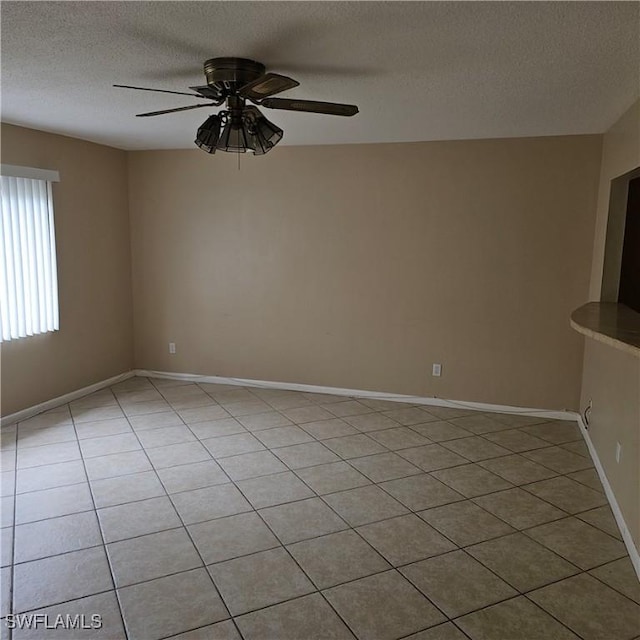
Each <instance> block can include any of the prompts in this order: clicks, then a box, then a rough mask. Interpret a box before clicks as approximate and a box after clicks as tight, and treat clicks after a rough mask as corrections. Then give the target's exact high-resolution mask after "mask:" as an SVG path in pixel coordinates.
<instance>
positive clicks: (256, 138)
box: [195, 107, 283, 156]
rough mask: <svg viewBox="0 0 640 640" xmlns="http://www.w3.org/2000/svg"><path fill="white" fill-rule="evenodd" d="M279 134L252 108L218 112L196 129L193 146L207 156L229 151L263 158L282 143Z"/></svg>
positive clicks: (279, 130) (279, 132) (273, 126)
mask: <svg viewBox="0 0 640 640" xmlns="http://www.w3.org/2000/svg"><path fill="white" fill-rule="evenodd" d="M282 135H283V131H282V129H280V128H279V127H277V126H276V125H275V124H273V122H270V121H269V120H267V118H265V117H264V115H262V113H260V111H259V110H258V109H256V107H244V108H243V109H242V111H241V112H239V113H238V112H237V111H236V110H232V111H221V112H220V113H219V114H217V115H213V116H209V117H208V118H207V119H206V120H205V121H204V122H203V123H202V125H201V126H200V128H199V129H198V133H197V134H196V139H195V143H196V145H197V146H198V147H200V148H201V149H202V150H203V151H206V152H207V153H215V152H216V150H218V151H229V152H231V153H245V152H246V151H247V149H249V150H251V151H253V154H254V155H256V156H261V155H264V154H265V153H268V152H269V151H271V149H273V147H275V146H276V145H277V144H278V142H280V140H282Z"/></svg>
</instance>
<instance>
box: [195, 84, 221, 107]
mask: <svg viewBox="0 0 640 640" xmlns="http://www.w3.org/2000/svg"><path fill="white" fill-rule="evenodd" d="M189 89H193V90H194V91H197V92H198V93H199V94H200V95H201V96H203V97H204V98H207V99H208V100H215V101H217V103H218V104H222V103H223V102H224V96H221V95H220V92H219V91H218V90H217V89H216V88H215V87H210V86H209V85H208V84H204V85H201V86H199V87H189Z"/></svg>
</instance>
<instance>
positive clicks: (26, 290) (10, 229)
mask: <svg viewBox="0 0 640 640" xmlns="http://www.w3.org/2000/svg"><path fill="white" fill-rule="evenodd" d="M5 166H6V165H5ZM5 166H3V167H2V169H3V171H2V173H3V175H2V176H0V187H1V190H2V211H1V213H2V224H1V226H0V270H1V271H2V274H1V276H0V341H7V340H13V339H15V338H23V337H26V336H31V335H34V334H37V333H45V332H47V331H56V330H57V329H58V327H59V320H58V275H57V269H56V243H55V233H54V227H53V199H52V193H51V180H52V179H53V180H55V179H56V177H57V176H56V174H55V172H50V171H49V172H42V174H43V175H42V177H43V178H45V179H36V178H34V177H31V176H33V175H34V173H33V172H32V173H30V174H29V173H28V172H25V173H23V175H27V176H29V177H16V173H18V174H19V173H20V172H18V171H5V170H4V169H5ZM13 169H20V168H19V167H13ZM6 174H9V175H6ZM36 175H37V174H36ZM54 176H55V177H54Z"/></svg>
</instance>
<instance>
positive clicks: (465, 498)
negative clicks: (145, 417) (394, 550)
mask: <svg viewBox="0 0 640 640" xmlns="http://www.w3.org/2000/svg"><path fill="white" fill-rule="evenodd" d="M276 411H277V410H276ZM127 419H128V418H127ZM339 419H341V418H339ZM186 426H187V427H188V428H189V425H186ZM296 426H298V427H299V428H302V429H303V430H304V427H303V426H301V425H296ZM405 426H406V425H405ZM134 433H135V431H134ZM250 433H252V432H250ZM136 435H137V434H136ZM194 435H195V434H194ZM196 437H197V436H196ZM312 437H313V436H312ZM314 440H315V438H314ZM198 441H200V439H199V438H198ZM315 441H317V440H315ZM318 442H319V441H318ZM169 446H170V445H169ZM550 446H554V445H550ZM555 446H559V445H557V444H555ZM385 448H386V447H385ZM445 448H446V447H445ZM143 450H145V448H144V447H143ZM268 450H269V451H271V449H268ZM513 453H517V452H511V454H513ZM240 455H241V454H240ZM212 458H213V457H212ZM214 461H215V459H214ZM343 461H344V462H346V463H347V464H349V462H348V459H347V460H344V459H343ZM471 464H477V463H474V462H473V461H471ZM285 466H286V465H285ZM349 466H351V465H349ZM352 468H353V467H352ZM152 469H154V471H155V467H153V465H152ZM290 471H293V473H294V475H295V476H296V477H298V476H297V473H296V471H295V470H293V469H290ZM85 473H86V470H85ZM556 473H557V472H556ZM268 475H273V474H268ZM427 475H429V473H428V472H427ZM565 475H566V474H565ZM409 477H410V476H409ZM299 479H300V480H301V481H302V482H303V483H304V480H302V479H301V478H299ZM160 482H161V484H163V483H162V481H161V480H160ZM232 484H234V486H235V482H233V481H232ZM304 484H306V483H304ZM163 486H164V485H163ZM368 486H378V484H377V483H375V484H373V485H368ZM517 486H520V485H517ZM583 486H584V485H583ZM383 490H384V489H383ZM165 491H166V488H165ZM312 492H313V493H314V494H315V495H318V494H317V493H316V492H315V491H314V490H313V489H312ZM167 493H168V492H167ZM319 497H320V498H321V499H322V496H319ZM536 497H537V496H536ZM169 498H170V494H169ZM394 499H395V498H394ZM464 500H471V498H467V497H466V496H464ZM323 502H324V501H323ZM285 504H286V503H285ZM325 504H326V503H325ZM14 506H15V498H14ZM405 506H406V505H405ZM329 508H331V507H330V505H329ZM480 508H481V507H480ZM254 511H256V512H257V510H256V509H255V508H254ZM410 511H411V513H413V514H415V515H417V513H416V512H414V511H413V510H411V509H410ZM178 515H179V514H178ZM258 515H260V514H258ZM492 515H494V514H492ZM179 517H180V516H179ZM494 517H495V516H494ZM569 517H572V515H571V514H570V515H569ZM180 519H181V518H180ZM181 521H182V519H181ZM14 524H15V523H14ZM265 524H266V523H265ZM183 526H184V527H185V529H186V528H187V527H186V525H184V524H183ZM267 526H268V525H267ZM350 530H355V529H354V528H353V527H351V529H350ZM187 531H188V529H187ZM356 533H358V532H357V531H356ZM509 535H511V534H509ZM276 537H277V536H276ZM316 537H318V536H316ZM445 537H446V536H445ZM312 539H313V538H312ZM365 542H366V541H365ZM454 544H455V543H454ZM456 547H457V545H456ZM283 548H285V549H286V546H284V545H283ZM196 549H197V547H196ZM294 561H295V559H294ZM296 564H297V563H296ZM605 564H608V563H605ZM204 566H205V567H206V566H207V565H204ZM393 568H394V569H395V567H393ZM388 570H389V569H387V571H388ZM396 570H397V569H396ZM583 572H586V571H583ZM303 573H304V571H303ZM305 575H306V574H305ZM607 586H609V585H607Z"/></svg>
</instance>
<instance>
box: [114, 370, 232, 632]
mask: <svg viewBox="0 0 640 640" xmlns="http://www.w3.org/2000/svg"><path fill="white" fill-rule="evenodd" d="M147 380H148V381H149V382H150V383H151V385H152V386H154V387H155V385H154V384H153V381H152V380H150V379H148V378H147ZM155 388H156V390H158V391H159V389H157V387H155ZM160 393H162V392H160ZM185 426H186V427H187V428H189V426H188V425H187V424H186V423H185ZM189 431H191V430H190V429H189ZM194 435H195V434H194ZM136 438H137V439H138V441H139V442H140V439H139V438H138V435H137V434H136ZM140 446H141V447H142V442H140ZM142 450H143V451H144V454H145V457H146V458H147V460H148V461H149V464H150V465H151V469H152V470H153V472H154V474H155V476H156V478H157V480H158V482H159V483H160V485H161V486H162V487H163V488H164V490H165V494H166V497H167V498H168V500H169V503H170V504H171V507H172V508H173V510H174V512H175V514H176V516H177V518H178V520H179V521H180V522H181V523H182V529H184V531H185V533H186V534H187V536H188V538H189V542H190V543H191V546H192V547H193V549H194V550H195V552H196V553H197V554H198V558H200V562H201V563H202V569H204V572H205V573H206V575H207V578H208V579H209V581H210V582H211V584H212V586H213V588H214V590H215V593H216V595H217V596H218V598H219V600H220V602H221V604H222V606H223V608H224V611H225V613H226V614H227V615H228V618H225V619H227V620H228V619H230V620H231V621H232V624H233V626H234V628H235V629H236V631H237V632H238V634H239V635H240V637H241V638H244V636H243V635H242V634H241V633H240V629H239V628H238V626H237V624H236V623H235V621H234V620H233V616H232V615H231V612H230V611H229V608H228V607H227V603H226V602H225V601H224V598H223V597H222V593H221V592H220V590H219V589H218V585H217V584H216V583H215V581H214V580H213V577H212V576H211V574H210V572H209V571H208V569H207V565H206V563H205V561H204V558H203V557H202V554H201V553H200V549H199V548H198V546H197V545H196V543H195V541H194V539H193V537H192V535H191V532H190V531H189V529H188V528H187V525H186V524H185V522H184V520H183V518H182V516H181V514H180V512H179V511H178V509H177V508H176V506H175V504H174V502H173V500H172V499H171V495H170V494H169V492H168V491H167V488H166V487H165V485H164V483H163V482H162V478H161V477H160V476H159V474H158V470H157V469H156V467H155V466H154V465H153V463H152V461H151V458H149V456H148V455H147V452H146V450H145V449H144V447H143V448H142ZM212 459H213V458H212ZM222 471H223V473H224V470H222ZM225 475H226V473H225ZM156 533H157V532H156ZM107 555H109V554H107ZM109 562H111V559H109ZM198 569H200V567H197V568H196V570H198ZM178 573H184V572H183V571H179V572H176V575H177V574H178ZM165 577H166V576H160V577H159V578H165ZM159 578H151V579H150V580H147V581H146V582H151V581H152V580H157V579H159ZM138 584H143V583H138ZM114 585H115V581H114ZM126 586H131V585H126ZM120 588H124V587H120ZM116 594H117V595H118V600H120V596H119V593H118V587H116ZM217 622H222V620H220V621H216V622H212V623H209V624H217ZM203 626H209V625H203ZM191 630H192V629H187V630H181V631H179V632H178V633H186V632H187V631H191ZM127 633H128V631H127ZM174 635H175V634H174Z"/></svg>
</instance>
